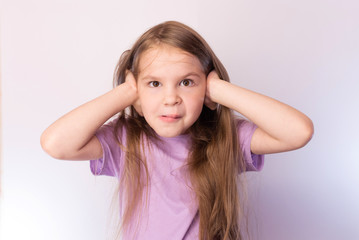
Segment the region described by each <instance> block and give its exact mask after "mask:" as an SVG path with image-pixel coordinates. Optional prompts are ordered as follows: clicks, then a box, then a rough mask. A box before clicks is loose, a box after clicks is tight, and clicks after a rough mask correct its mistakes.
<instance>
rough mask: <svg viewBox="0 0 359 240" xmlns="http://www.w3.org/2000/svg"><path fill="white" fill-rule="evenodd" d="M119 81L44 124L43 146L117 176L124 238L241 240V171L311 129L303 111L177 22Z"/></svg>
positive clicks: (142, 45) (159, 30) (299, 143)
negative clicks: (234, 71)
mask: <svg viewBox="0 0 359 240" xmlns="http://www.w3.org/2000/svg"><path fill="white" fill-rule="evenodd" d="M114 85H115V87H114V89H113V90H111V91H110V92H108V93H106V94H104V95H102V96H100V97H98V98H96V99H94V100H92V101H90V102H88V103H86V104H84V105H82V106H80V107H78V108H76V109H75V110H73V111H71V112H70V113H68V114H66V115H65V116H63V117H61V118H60V119H59V120H57V121H56V122H55V123H53V124H52V125H51V126H50V127H48V128H47V129H46V130H45V131H44V133H43V134H42V136H41V145H42V147H43V149H44V150H45V151H46V152H47V153H48V154H50V155H51V156H52V157H54V158H58V159H69V160H91V159H93V160H91V161H90V166H91V170H92V172H93V173H94V174H96V175H109V176H114V177H117V178H118V179H119V183H120V188H119V191H120V196H121V200H120V206H121V208H120V209H121V212H120V216H121V221H122V222H121V226H120V228H119V229H120V231H121V234H123V239H157V240H158V239H166V240H168V239H201V240H202V239H224V240H232V239H233V240H237V239H243V237H242V235H241V229H240V220H241V214H240V213H241V208H242V206H241V204H240V202H239V192H238V188H237V186H239V181H238V180H239V179H238V175H239V173H241V172H244V171H246V170H260V169H261V167H262V164H263V154H267V153H277V152H283V151H289V150H294V149H297V148H300V147H303V146H304V145H305V144H306V143H307V142H308V141H309V140H310V139H311V136H312V134H313V125H312V122H311V120H310V119H309V118H308V117H307V116H305V115H304V114H303V113H301V112H299V111H297V110H296V109H294V108H292V107H290V106H288V105H285V104H283V103H280V102H278V101H276V100H274V99H271V98H269V97H266V96H263V95H261V94H258V93H254V92H252V91H250V90H246V89H244V88H241V87H239V86H235V85H233V84H231V83H230V82H229V77H228V74H227V72H226V70H225V68H224V66H223V65H222V63H221V62H220V61H219V59H218V58H217V57H216V55H215V54H214V53H213V51H212V50H211V48H210V47H209V45H208V44H207V43H206V42H205V40H204V39H203V38H202V37H201V36H200V35H199V34H198V33H196V32H195V31H194V30H193V29H191V28H189V27H188V26H186V25H183V24H181V23H178V22H173V21H171V22H165V23H162V24H159V25H157V26H155V27H153V28H151V29H150V30H148V31H147V32H145V33H144V34H143V35H142V36H141V37H140V38H139V39H138V40H137V41H136V43H135V44H134V45H133V47H132V48H131V49H130V50H127V51H126V52H124V54H123V55H122V56H121V58H120V61H119V63H118V65H117V68H116V74H115V79H114ZM232 110H235V111H237V112H239V113H241V114H242V115H243V116H245V117H246V118H248V119H249V121H248V120H239V119H236V118H235V117H234V114H233V112H232ZM117 113H119V114H118V116H117V118H116V119H115V120H114V121H111V122H109V123H107V124H105V125H103V124H104V123H105V122H106V121H107V120H108V119H109V118H111V117H112V116H114V115H115V114H117ZM102 125H103V126H102Z"/></svg>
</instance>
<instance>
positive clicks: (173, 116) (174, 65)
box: [137, 46, 206, 137]
mask: <svg viewBox="0 0 359 240" xmlns="http://www.w3.org/2000/svg"><path fill="white" fill-rule="evenodd" d="M139 69H140V73H139V76H138V80H137V89H138V100H139V101H138V102H139V104H140V106H141V110H140V111H141V113H142V115H143V116H144V118H145V119H146V121H147V123H148V124H149V125H150V126H151V127H152V128H153V129H154V130H155V132H156V133H157V134H158V135H160V136H162V137H175V136H178V135H180V134H184V133H185V132H186V131H187V130H188V128H189V127H190V126H192V124H193V123H194V122H195V121H196V120H197V119H198V117H199V115H200V114H201V112H202V107H203V103H204V98H205V94H206V75H205V73H204V72H203V70H202V66H201V64H200V62H199V60H198V58H196V57H195V56H193V55H191V54H188V53H186V52H184V51H182V50H179V49H177V48H173V47H169V46H163V47H160V48H151V49H149V50H148V51H146V52H145V53H143V55H142V57H141V61H140V64H139ZM137 110H138V108H137Z"/></svg>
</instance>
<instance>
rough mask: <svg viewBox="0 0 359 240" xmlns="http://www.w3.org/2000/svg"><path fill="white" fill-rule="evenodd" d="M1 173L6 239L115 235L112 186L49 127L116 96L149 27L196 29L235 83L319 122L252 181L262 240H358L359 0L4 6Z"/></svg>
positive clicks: (26, 2)
mask: <svg viewBox="0 0 359 240" xmlns="http://www.w3.org/2000/svg"><path fill="white" fill-rule="evenodd" d="M1 4H2V5H1V15H0V16H1V19H0V20H1V34H0V36H1V41H0V42H1V46H0V51H1V55H0V56H1V69H2V90H3V98H2V99H1V104H2V107H3V115H2V120H3V132H2V134H3V135H2V138H3V148H2V149H3V153H2V156H3V164H2V176H1V180H2V182H1V187H2V196H1V226H0V238H1V239H3V240H12V239H16V240H17V239H39V240H40V239H46V240H47V239H61V240H63V239H66V240H72V239H73V240H78V239H89V240H90V239H94V240H95V239H96V240H97V239H105V236H106V225H107V223H106V219H107V213H108V206H109V203H110V200H111V194H112V181H111V179H109V178H106V177H97V178H95V177H93V176H92V175H91V174H90V171H89V168H88V162H67V161H57V160H53V159H51V158H50V157H49V156H47V155H46V154H45V153H44V152H43V151H42V150H41V147H40V144H39V138H40V134H41V132H42V131H43V130H44V129H45V128H46V127H47V126H48V125H49V124H50V123H51V122H53V121H54V120H55V119H57V118H58V117H60V116H61V115H63V114H64V113H66V112H67V111H69V110H71V109H73V108H75V107H76V106H78V105H80V104H82V103H84V102H86V101H88V100H90V99H92V98H94V97H96V96H98V95H100V94H102V93H104V92H106V91H108V90H110V89H111V86H112V74H113V70H114V66H115V64H116V61H117V59H118V57H119V56H120V54H121V53H122V52H123V51H124V50H125V49H127V48H129V47H130V46H131V44H132V43H133V42H134V40H135V39H136V38H137V37H138V36H139V35H140V34H141V33H143V32H144V31H145V30H146V29H147V28H149V27H151V26H153V25H155V24H157V23H159V22H162V21H165V20H178V21H182V22H184V23H186V24H189V25H190V26H192V27H193V28H195V29H196V30H198V32H199V33H200V34H202V35H203V36H204V37H205V38H206V40H207V41H208V42H209V43H210V44H211V46H212V47H213V49H214V50H215V52H216V53H217V55H218V56H219V57H220V59H221V60H222V61H223V63H224V64H225V66H226V67H227V69H228V71H229V73H230V75H231V78H232V81H233V82H235V83H236V84H239V85H241V86H244V87H247V88H249V89H252V90H254V91H258V92H261V93H264V94H266V95H269V96H272V97H274V98H276V99H279V100H281V101H283V102H286V103H288V104H290V105H292V106H294V107H296V108H298V109H299V110H301V111H303V112H305V113H306V114H308V115H309V116H310V117H311V118H312V120H313V121H314V124H315V135H314V138H313V139H312V141H311V142H310V143H309V145H308V146H306V147H305V148H303V149H301V150H297V151H294V152H289V153H282V154H276V155H268V156H267V157H266V163H265V167H264V169H263V171H262V172H260V173H250V174H248V176H249V180H250V184H249V185H250V187H252V188H251V191H250V193H251V198H252V199H253V200H252V201H253V202H252V205H253V208H254V209H255V217H252V218H255V219H256V220H257V221H256V222H257V225H258V226H257V227H256V226H255V225H253V226H252V232H254V233H253V234H254V235H253V236H254V238H255V239H268V240H282V239H283V240H284V239H291V240H297V239H298V240H299V239H307V240H314V239H315V240H317V239H326V240H334V239H346V240H354V239H359V230H358V222H359V187H358V185H359V174H358V170H359V161H358V160H359V154H358V151H355V150H356V149H355V147H356V148H357V147H358V146H359V138H358V132H359V131H358V130H359V129H358V120H359V113H358V102H359V101H358V100H359V98H358V90H359V87H358V80H359V70H358V69H359V68H358V65H359V46H358V44H359V33H358V31H359V30H358V29H359V24H358V23H359V17H358V14H357V13H358V10H359V6H358V3H357V2H356V1H354V0H353V1H349V0H344V1H334V0H333V1H328V0H312V1H308V0H307V1H305V0H304V1H285V0H273V1H264V0H262V1H245V0H241V1H236V0H225V1H208V0H207V1H205V0H198V1H190V0H182V1H176V2H172V1H165V0H162V1H160V0H156V1H145V0H143V1H139V0H135V1H115V0H107V1H89V0H77V1H73V0H61V1H60V0H57V1H56V0H52V1H48V0H3V1H2V3H1Z"/></svg>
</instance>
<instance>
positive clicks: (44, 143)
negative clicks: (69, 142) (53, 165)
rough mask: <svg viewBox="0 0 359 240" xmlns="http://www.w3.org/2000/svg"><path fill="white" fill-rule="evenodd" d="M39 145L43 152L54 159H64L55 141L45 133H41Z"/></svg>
mask: <svg viewBox="0 0 359 240" xmlns="http://www.w3.org/2000/svg"><path fill="white" fill-rule="evenodd" d="M40 144H41V147H42V149H43V150H44V152H46V153H47V154H48V155H50V156H51V157H53V158H55V159H64V157H65V156H64V155H63V154H62V152H61V151H59V150H60V149H59V146H58V144H57V143H56V140H55V139H53V138H52V137H51V136H48V135H47V134H46V133H43V134H42V135H41V137H40Z"/></svg>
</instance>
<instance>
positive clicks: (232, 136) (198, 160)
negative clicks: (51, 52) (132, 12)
mask: <svg viewBox="0 0 359 240" xmlns="http://www.w3.org/2000/svg"><path fill="white" fill-rule="evenodd" d="M163 44H165V45H169V46H172V47H176V48H179V49H181V50H183V51H186V52H188V53H190V54H192V55H193V56H196V57H197V58H198V59H199V61H200V63H201V65H202V67H203V70H204V72H205V74H206V76H207V75H208V74H209V73H210V72H211V71H212V70H216V72H217V73H218V75H219V77H220V78H221V79H223V80H224V81H229V76H228V73H227V71H226V69H225V68H224V66H223V64H222V63H221V62H220V60H219V59H218V58H217V57H216V55H215V54H214V52H213V51H212V50H211V48H210V47H209V45H208V44H207V42H206V41H205V40H204V39H203V38H202V37H201V36H200V35H199V34H198V33H197V32H196V31H194V30H193V29H192V28H190V27H188V26H186V25H184V24H182V23H179V22H175V21H169V22H164V23H161V24H159V25H156V26H154V27H152V28H151V29H149V30H148V31H146V32H145V33H144V34H143V35H142V36H141V37H140V38H139V39H138V40H137V41H136V42H135V44H134V45H133V47H132V48H131V49H130V50H127V51H125V52H124V53H123V54H122V56H121V58H120V60H119V62H118V64H117V67H116V71H115V75H114V86H118V85H120V84H122V83H124V82H125V77H126V71H128V70H130V71H132V72H133V74H134V76H135V78H136V79H137V77H138V74H139V61H140V58H141V55H142V53H143V52H144V51H146V50H147V49H149V48H150V47H156V46H161V45H163ZM124 128H125V129H126V131H127V135H126V144H123V143H122V142H121V140H119V144H120V146H121V147H122V148H123V150H124V151H125V163H124V167H123V174H122V177H121V181H120V191H122V192H123V194H124V195H123V196H126V199H125V204H126V208H125V212H124V214H123V217H122V219H121V220H122V223H121V227H120V229H121V230H126V229H127V228H128V227H129V224H130V222H131V221H133V216H134V213H136V212H137V211H139V207H140V206H142V205H143V191H144V187H146V186H148V182H149V176H148V168H147V161H146V158H145V156H144V154H143V153H144V145H145V143H148V142H150V141H148V140H151V139H155V138H156V134H155V132H154V130H153V129H152V128H151V127H150V126H149V125H148V123H147V122H146V121H145V119H144V118H143V117H142V116H141V115H140V114H139V113H138V112H136V110H135V109H134V107H132V106H130V107H129V108H128V109H126V110H123V111H122V112H121V113H120V114H119V117H118V120H117V122H116V125H115V129H114V134H115V136H116V139H120V137H119V136H120V135H121V132H122V129H124ZM188 132H189V135H190V137H191V141H192V147H191V149H190V151H189V155H188V159H187V162H186V165H187V167H188V173H189V175H188V176H189V177H190V181H191V184H192V187H193V191H194V192H195V196H196V201H197V203H198V207H199V219H200V225H199V239H201V240H204V239H208V240H217V239H218V240H219V239H221V240H222V239H223V240H238V239H242V236H241V231H240V225H241V224H240V212H241V204H240V199H239V191H238V188H237V186H238V185H237V183H238V175H239V173H240V172H243V171H244V168H245V166H244V163H243V159H242V155H241V153H240V148H239V141H238V134H237V126H236V122H235V119H234V114H233V112H232V110H230V109H228V108H227V107H224V106H220V105H218V106H217V108H216V109H215V110H210V109H209V108H207V107H206V106H203V110H202V112H201V114H200V116H199V118H198V120H197V121H196V122H195V123H194V124H193V125H192V126H191V127H190V129H189V131H188ZM124 145H126V146H124ZM144 180H146V181H144ZM146 189H147V187H146ZM146 193H147V191H146ZM146 205H147V194H146ZM121 230H120V231H121Z"/></svg>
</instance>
